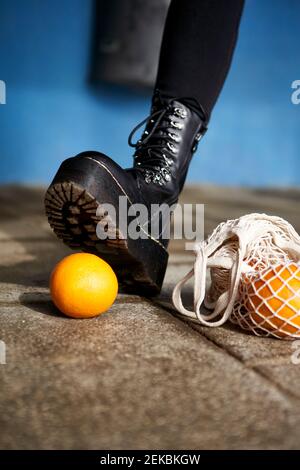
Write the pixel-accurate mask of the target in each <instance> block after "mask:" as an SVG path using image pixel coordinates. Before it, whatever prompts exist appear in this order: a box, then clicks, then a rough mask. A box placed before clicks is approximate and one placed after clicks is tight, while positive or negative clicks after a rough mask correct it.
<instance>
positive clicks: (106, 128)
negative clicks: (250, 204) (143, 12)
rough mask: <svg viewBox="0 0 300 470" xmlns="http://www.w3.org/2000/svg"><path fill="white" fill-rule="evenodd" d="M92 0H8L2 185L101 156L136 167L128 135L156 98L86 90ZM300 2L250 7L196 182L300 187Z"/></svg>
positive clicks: (2, 26) (3, 15) (253, 1)
mask: <svg viewBox="0 0 300 470" xmlns="http://www.w3.org/2000/svg"><path fill="white" fill-rule="evenodd" d="M91 17H92V1H91V0H51V1H50V0H43V1H40V0H27V1H26V2H24V1H23V0H1V1H0V79H1V80H4V81H5V82H6V86H7V104H6V105H0V181H1V182H11V181H25V182H38V183H39V182H48V181H49V179H50V178H51V177H52V176H53V174H54V173H55V171H56V169H57V166H58V164H59V163H60V161H61V160H63V159H64V158H65V157H67V156H71V155H73V154H76V153H78V152H80V151H82V150H86V149H97V150H101V151H103V152H105V153H108V154H110V155H111V156H113V157H114V158H115V159H116V160H117V161H118V162H119V163H120V164H122V165H124V166H129V165H130V162H131V157H130V155H131V151H130V149H129V148H128V147H127V143H126V142H127V135H128V133H129V132H130V130H131V128H132V127H133V126H134V125H135V124H136V123H137V122H139V121H140V120H141V119H142V118H143V117H144V116H145V115H147V113H148V107H149V96H145V95H142V94H136V93H130V92H128V91H124V90H120V89H118V88H113V87H105V88H102V89H101V90H100V91H98V92H97V93H95V91H93V89H92V88H91V87H89V85H88V83H87V75H88V65H89V58H90V40H91V33H90V25H91ZM299 18H300V2H299V1H298V0H248V2H247V4H246V8H245V12H244V17H243V20H242V24H241V29H240V39H239V43H238V47H237V49H236V53H235V58H234V62H233V66H232V69H231V72H230V75H229V77H228V80H227V82H226V85H225V87H224V90H223V93H222V96H221V98H220V99H219V101H218V103H217V105H216V107H215V110H214V113H213V116H212V120H211V124H210V130H209V132H208V133H207V135H206V137H205V139H204V140H203V141H202V143H201V145H200V146H199V150H198V153H197V154H196V156H195V157H194V160H193V163H192V168H191V170H190V173H189V180H190V181H193V182H195V181H197V182H198V181H199V182H214V183H222V184H241V185H251V186H257V185H260V186H261V185H281V186H286V185H297V184H299V183H300V164H299V161H300V160H299V158H300V105H298V106H295V105H292V103H291V93H292V90H291V83H292V81H294V80H296V79H300V54H299V44H300V28H299Z"/></svg>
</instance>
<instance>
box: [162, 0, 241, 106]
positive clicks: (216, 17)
mask: <svg viewBox="0 0 300 470" xmlns="http://www.w3.org/2000/svg"><path fill="white" fill-rule="evenodd" d="M243 5H244V0H172V2H171V5H170V7H169V11H168V15H167V20H166V25H165V30H164V35H163V41H162V46H161V53H160V60H159V68H158V74H157V80H156V86H155V88H156V89H158V90H160V92H161V94H162V95H164V96H167V97H173V98H174V97H177V98H180V97H193V98H195V99H197V101H198V102H199V103H200V104H201V105H202V106H203V108H204V109H205V110H206V112H207V114H208V115H210V113H211V111H212V108H213V106H214V104H215V102H216V100H217V98H218V96H219V93H220V91H221V89H222V86H223V84H224V81H225V78H226V76H227V73H228V70H229V67H230V63H231V59H232V54H233V51H234V47H235V44H236V40H237V35H238V28H239V23H240V18H241V14H242V10H243Z"/></svg>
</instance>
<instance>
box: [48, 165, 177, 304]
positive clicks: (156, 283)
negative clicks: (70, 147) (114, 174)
mask: <svg viewBox="0 0 300 470" xmlns="http://www.w3.org/2000/svg"><path fill="white" fill-rule="evenodd" d="M70 160H72V159H70ZM81 160H82V161H81V162H79V164H80V173H79V172H78V171H77V168H78V162H76V164H73V162H72V161H70V162H69V163H67V164H66V162H65V163H64V164H63V165H62V167H61V168H60V169H59V170H58V173H57V174H56V176H55V178H54V180H53V182H52V184H51V185H50V187H49V188H48V190H47V192H46V195H45V209H46V215H47V217H48V222H49V224H50V226H51V228H52V229H53V231H54V233H55V234H56V236H57V237H58V238H59V239H61V240H62V241H63V242H64V243H65V244H66V245H68V246H69V247H70V248H72V249H75V250H82V251H84V252H88V253H92V254H95V255H97V256H100V257H101V258H103V259H104V260H105V261H107V262H108V263H109V264H110V265H111V266H112V268H113V269H114V271H115V273H116V275H117V277H118V281H119V284H120V287H121V289H122V290H123V291H125V292H129V293H135V294H139V295H150V296H152V295H157V294H158V293H159V292H160V290H161V286H162V283H163V278H164V274H165V271H166V267H167V262H168V253H167V251H166V250H165V249H163V248H162V246H161V245H160V244H159V243H157V242H155V241H153V240H152V239H150V238H148V239H138V240H132V239H130V238H128V239H127V238H126V237H125V236H124V235H123V233H122V232H121V231H120V230H119V228H118V227H117V226H116V225H115V223H114V222H113V220H112V219H111V217H110V216H109V214H108V213H107V211H106V209H105V207H104V206H103V204H104V203H106V202H107V201H106V200H103V195H102V200H99V194H98V195H97V194H95V193H96V191H95V181H94V180H92V181H91V176H90V175H91V174H93V175H94V177H95V179H97V171H99V167H98V165H97V164H95V163H94V165H93V160H92V159H89V161H88V159H86V158H85V159H81ZM91 171H92V173H91ZM102 177H103V174H102ZM98 181H99V180H98ZM100 181H101V180H100ZM100 192H101V191H100ZM100 197H101V196H100ZM98 224H100V225H101V226H102V229H103V230H104V231H107V233H108V238H106V239H105V240H100V239H99V238H98V237H97V234H96V229H97V225H98ZM109 237H110V238H109Z"/></svg>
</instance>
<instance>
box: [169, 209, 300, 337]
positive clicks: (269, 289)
mask: <svg viewBox="0 0 300 470" xmlns="http://www.w3.org/2000/svg"><path fill="white" fill-rule="evenodd" d="M195 255H196V258H195V262H194V267H193V269H192V270H191V271H190V272H189V273H188V274H187V275H186V276H185V277H184V278H183V279H182V280H181V281H180V282H179V283H178V284H177V285H176V286H175V288H174V291H173V303H174V305H175V307H176V308H177V310H178V311H179V312H180V313H181V314H182V315H184V316H187V317H188V318H190V319H192V320H195V321H198V322H199V323H200V324H202V325H205V326H210V327H216V326H220V325H223V324H224V323H225V322H226V321H227V320H229V321H231V322H232V323H235V324H237V325H239V326H240V327H241V328H243V329H245V330H248V331H251V332H252V333H254V334H256V335H258V336H272V337H276V338H283V339H293V338H295V337H300V237H299V235H298V234H297V232H296V231H295V229H294V228H293V227H292V225H290V224H289V223H288V222H287V221H285V220H284V219H282V218H280V217H275V216H269V215H266V214H248V215H245V216H242V217H240V218H239V219H235V220H228V221H227V222H223V223H221V224H220V225H218V226H217V228H216V229H215V230H214V231H213V233H212V234H211V235H210V236H209V237H208V239H207V240H205V241H203V242H200V243H197V244H196V245H195ZM207 275H209V277H210V282H208V283H207V282H206V279H207ZM193 276H194V308H193V310H188V309H187V308H186V307H185V306H184V305H183V302H182V296H181V292H182V288H183V286H184V285H185V284H186V282H187V281H188V280H189V279H191V278H192V277H193ZM203 307H205V308H203Z"/></svg>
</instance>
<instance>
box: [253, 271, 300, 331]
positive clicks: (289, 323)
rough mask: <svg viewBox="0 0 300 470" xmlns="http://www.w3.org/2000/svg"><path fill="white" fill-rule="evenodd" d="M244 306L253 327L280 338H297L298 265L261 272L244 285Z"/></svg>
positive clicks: (299, 309)
mask: <svg viewBox="0 0 300 470" xmlns="http://www.w3.org/2000/svg"><path fill="white" fill-rule="evenodd" d="M245 306H246V308H247V310H248V312H249V316H250V319H251V320H252V321H253V322H254V323H255V325H256V326H258V327H261V328H263V329H265V330H267V331H270V332H273V333H275V335H276V336H278V337H281V338H284V337H288V336H300V266H299V265H297V264H296V263H293V262H291V263H288V264H286V265H277V266H274V267H270V268H268V269H265V270H264V271H262V272H261V273H259V275H258V276H257V277H255V279H254V280H253V281H250V282H249V283H248V286H247V294H246V303H245Z"/></svg>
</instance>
